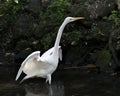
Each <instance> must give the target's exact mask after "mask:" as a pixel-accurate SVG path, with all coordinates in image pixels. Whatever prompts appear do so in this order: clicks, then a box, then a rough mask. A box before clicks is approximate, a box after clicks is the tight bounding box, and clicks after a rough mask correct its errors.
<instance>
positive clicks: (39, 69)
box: [15, 17, 84, 84]
mask: <svg viewBox="0 0 120 96" xmlns="http://www.w3.org/2000/svg"><path fill="white" fill-rule="evenodd" d="M79 19H84V18H83V17H76V18H75V17H67V18H65V20H64V22H63V24H62V25H61V26H60V28H59V30H58V34H57V38H56V42H55V45H54V47H52V48H50V49H49V50H48V51H46V52H45V53H44V54H43V55H42V56H40V51H35V52H33V53H31V54H30V55H29V56H28V57H27V58H26V59H25V60H24V61H23V63H22V64H21V67H20V69H19V71H18V74H17V76H16V79H15V80H18V78H19V77H20V75H21V73H22V71H23V72H24V73H25V74H26V76H25V77H24V78H23V80H22V81H24V80H25V79H28V78H32V77H41V78H46V82H47V81H48V82H49V84H51V75H52V73H53V72H54V71H55V70H56V68H57V66H58V61H59V59H60V60H62V49H61V47H60V46H59V43H60V39H61V35H62V32H63V29H64V27H65V26H66V25H67V24H68V23H69V22H73V21H75V20H79Z"/></svg>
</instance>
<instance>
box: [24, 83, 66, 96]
mask: <svg viewBox="0 0 120 96" xmlns="http://www.w3.org/2000/svg"><path fill="white" fill-rule="evenodd" d="M24 88H25V92H26V95H25V96H64V85H63V84H62V83H61V82H53V83H52V84H51V85H48V84H45V83H36V84H35V83H31V84H25V85H24Z"/></svg>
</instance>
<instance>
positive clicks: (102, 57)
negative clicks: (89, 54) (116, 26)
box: [93, 49, 111, 70]
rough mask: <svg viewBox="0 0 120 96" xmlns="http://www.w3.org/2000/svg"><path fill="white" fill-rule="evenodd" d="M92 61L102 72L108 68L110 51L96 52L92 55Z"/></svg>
mask: <svg viewBox="0 0 120 96" xmlns="http://www.w3.org/2000/svg"><path fill="white" fill-rule="evenodd" d="M93 59H94V61H95V62H96V65H97V66H98V67H100V68H101V69H102V70H103V69H105V68H108V67H109V63H110V60H111V54H110V51H109V50H105V49H103V50H100V51H96V52H95V53H94V54H93Z"/></svg>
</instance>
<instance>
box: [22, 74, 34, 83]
mask: <svg viewBox="0 0 120 96" xmlns="http://www.w3.org/2000/svg"><path fill="white" fill-rule="evenodd" d="M31 77H33V76H31V75H29V76H25V77H24V78H23V79H22V80H21V81H20V83H22V82H23V81H25V80H26V79H28V78H31Z"/></svg>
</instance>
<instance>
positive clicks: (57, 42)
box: [53, 21, 67, 54]
mask: <svg viewBox="0 0 120 96" xmlns="http://www.w3.org/2000/svg"><path fill="white" fill-rule="evenodd" d="M66 25H67V22H66V21H64V22H63V23H62V25H61V26H60V28H59V30H58V34H57V38H56V41H55V44H54V52H53V54H56V53H57V51H58V46H59V43H60V39H61V36H62V32H63V30H64V28H65V26H66Z"/></svg>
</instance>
